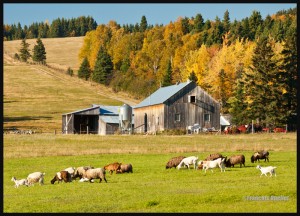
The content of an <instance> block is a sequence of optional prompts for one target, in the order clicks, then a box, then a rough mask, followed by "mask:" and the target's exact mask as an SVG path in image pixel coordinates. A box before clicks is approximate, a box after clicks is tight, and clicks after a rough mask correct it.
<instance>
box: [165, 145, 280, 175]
mask: <svg viewBox="0 0 300 216" xmlns="http://www.w3.org/2000/svg"><path fill="white" fill-rule="evenodd" d="M260 159H264V160H265V161H266V160H267V161H268V162H269V152H268V151H264V150H263V151H259V152H255V153H254V154H253V155H252V156H251V162H252V163H254V162H256V161H259V160H260ZM236 164H240V167H242V165H244V167H245V156H244V155H243V154H239V155H232V156H230V157H229V158H228V159H227V156H225V157H224V156H222V155H221V154H219V153H216V154H210V155H209V156H208V157H206V158H205V159H204V160H198V157H196V156H190V157H184V156H178V157H173V158H171V159H170V160H169V161H168V163H167V164H166V169H171V168H172V167H175V168H176V167H177V169H181V168H182V167H187V168H188V169H189V168H190V165H193V167H194V169H202V170H204V171H205V173H206V171H207V170H208V169H210V170H211V172H213V168H216V167H219V168H220V169H221V172H225V167H234V165H236ZM256 168H257V169H259V170H260V171H261V175H260V176H262V175H265V176H267V173H270V177H271V176H272V175H273V174H274V175H275V176H276V173H275V168H276V167H274V166H267V167H261V166H260V165H257V166H256Z"/></svg>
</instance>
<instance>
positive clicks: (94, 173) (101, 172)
mask: <svg viewBox="0 0 300 216" xmlns="http://www.w3.org/2000/svg"><path fill="white" fill-rule="evenodd" d="M82 178H83V179H88V180H89V182H93V181H92V180H93V179H100V181H99V183H101V181H102V179H104V181H105V182H107V181H106V178H105V169H103V168H95V169H88V170H84V173H83V177H82Z"/></svg>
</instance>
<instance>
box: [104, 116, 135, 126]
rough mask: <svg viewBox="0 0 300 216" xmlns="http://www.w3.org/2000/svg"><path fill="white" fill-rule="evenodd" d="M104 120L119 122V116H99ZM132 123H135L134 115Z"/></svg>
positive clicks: (106, 121)
mask: <svg viewBox="0 0 300 216" xmlns="http://www.w3.org/2000/svg"><path fill="white" fill-rule="evenodd" d="M99 118H100V119H101V120H102V121H103V122H105V123H113V124H119V123H120V121H119V116H110V115H109V116H107V115H100V117H99ZM131 124H134V116H132V119H131Z"/></svg>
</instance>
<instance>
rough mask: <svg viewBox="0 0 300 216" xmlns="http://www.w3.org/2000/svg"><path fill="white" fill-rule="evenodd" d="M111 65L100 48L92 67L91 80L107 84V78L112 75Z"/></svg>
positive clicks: (108, 57) (107, 56)
mask: <svg viewBox="0 0 300 216" xmlns="http://www.w3.org/2000/svg"><path fill="white" fill-rule="evenodd" d="M112 69H113V63H112V61H111V57H110V55H109V54H108V53H107V51H106V50H105V49H104V47H103V46H100V49H99V51H98V54H97V59H96V63H95V67H94V72H93V74H92V80H93V81H95V82H97V83H101V84H104V85H106V84H108V76H109V75H110V74H111V73H112Z"/></svg>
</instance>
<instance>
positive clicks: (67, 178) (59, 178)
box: [50, 170, 72, 184]
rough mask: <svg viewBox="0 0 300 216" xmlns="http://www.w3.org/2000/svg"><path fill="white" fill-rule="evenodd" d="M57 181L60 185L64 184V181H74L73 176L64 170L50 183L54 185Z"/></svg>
mask: <svg viewBox="0 0 300 216" xmlns="http://www.w3.org/2000/svg"><path fill="white" fill-rule="evenodd" d="M56 181H57V182H58V183H59V182H62V181H64V182H71V181H72V176H71V174H70V173H69V172H68V171H66V170H62V171H60V172H57V173H56V174H55V176H54V177H53V179H52V180H51V181H50V182H51V184H54V183H55V182H56Z"/></svg>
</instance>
